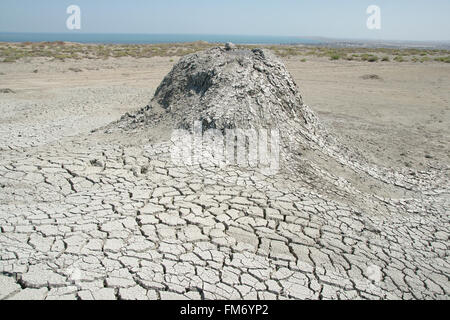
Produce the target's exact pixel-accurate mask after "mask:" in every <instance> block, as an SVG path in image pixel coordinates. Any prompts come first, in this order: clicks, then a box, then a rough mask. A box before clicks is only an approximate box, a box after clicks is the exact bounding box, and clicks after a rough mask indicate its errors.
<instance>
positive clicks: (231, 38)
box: [0, 32, 320, 45]
mask: <svg viewBox="0 0 450 320" xmlns="http://www.w3.org/2000/svg"><path fill="white" fill-rule="evenodd" d="M55 41H65V42H77V43H83V44H161V43H187V42H197V41H204V42H208V43H224V42H233V43H236V44H274V45H280V44H287V45H293V44H311V45H317V44H319V43H320V41H318V40H315V39H309V38H302V37H295V36H259V35H209V34H204V35H195V34H113V33H108V34H100V33H8V32H0V42H55Z"/></svg>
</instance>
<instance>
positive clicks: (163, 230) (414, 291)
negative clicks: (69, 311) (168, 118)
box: [0, 58, 450, 299]
mask: <svg viewBox="0 0 450 320" xmlns="http://www.w3.org/2000/svg"><path fill="white" fill-rule="evenodd" d="M286 64H287V66H288V70H290V71H291V73H292V74H293V76H294V79H295V80H296V82H297V83H298V84H299V86H300V90H302V93H303V95H304V97H303V98H304V100H305V101H306V102H307V103H308V104H310V105H311V106H312V109H313V110H316V109H315V107H314V102H317V110H318V111H319V112H318V114H319V116H320V118H321V119H323V120H324V122H325V123H326V124H328V126H329V128H330V131H331V132H337V134H336V136H337V137H339V138H340V139H341V140H342V141H343V143H345V144H347V145H348V144H353V147H354V148H355V149H358V151H359V152H360V153H363V154H364V155H365V156H366V157H367V158H369V159H370V160H373V161H374V162H377V165H378V166H375V165H374V166H373V167H365V168H364V170H365V173H364V174H361V173H360V174H361V176H360V177H364V179H367V185H365V186H364V187H362V185H361V183H359V185H358V183H357V181H360V180H361V179H358V178H355V177H353V176H352V175H351V174H350V173H348V172H347V171H345V169H339V168H340V164H339V163H336V164H334V167H330V166H331V165H330V164H329V163H328V162H327V161H325V160H324V161H320V157H317V156H316V155H308V156H310V157H311V159H313V158H314V162H312V161H308V159H306V158H305V159H303V160H302V159H300V160H299V161H300V162H299V163H301V164H304V166H303V168H299V169H298V170H297V171H296V172H297V173H293V172H292V170H290V171H289V172H286V171H284V170H280V172H279V173H278V174H276V175H271V176H267V175H263V174H261V173H260V172H259V171H258V170H251V169H246V168H239V167H226V168H224V169H222V170H218V169H217V168H209V167H201V166H194V167H178V166H174V165H173V163H172V162H171V160H170V154H169V151H170V147H171V145H170V143H169V142H164V141H160V140H161V139H158V137H155V136H154V135H148V132H147V131H146V130H132V131H129V132H113V133H107V132H108V131H107V132H105V131H104V130H96V131H95V132H92V133H91V130H95V129H97V128H99V127H102V126H104V125H106V124H108V123H110V122H111V121H113V120H118V119H119V118H120V116H121V115H122V114H123V113H124V112H126V111H130V112H131V111H133V110H136V109H138V108H140V107H142V106H144V105H145V104H146V103H147V102H148V99H149V97H151V96H152V94H153V92H154V90H155V89H156V86H157V85H158V84H159V82H160V81H161V80H162V78H163V76H164V75H165V74H166V73H167V72H168V71H169V70H170V69H171V66H172V62H171V61H169V59H168V58H152V59H141V60H134V59H128V58H124V59H120V60H106V61H90V60H83V61H78V62H48V61H44V60H38V59H35V60H32V61H30V62H28V63H25V62H19V63H15V64H4V65H1V66H0V72H1V73H2V74H1V75H0V88H10V89H12V90H13V91H14V92H13V93H11V92H10V93H2V94H1V95H0V108H1V110H0V111H1V116H0V119H1V120H0V131H1V133H2V134H1V139H0V150H1V154H2V157H1V160H0V226H1V230H0V231H1V233H0V271H1V275H0V298H1V299H174V298H175V299H180V298H187V299H230V298H236V299H256V298H260V299H286V298H288V299H289V298H291V299H336V298H340V299H354V298H375V299H377V298H386V299H395V298H403V299H417V298H427V299H448V297H449V292H450V283H449V271H450V265H449V259H448V244H449V235H450V230H449V221H448V220H449V214H448V213H449V211H450V203H449V185H448V162H449V161H448V160H449V159H448V137H449V136H448V127H449V123H448V122H449V116H448V112H449V110H448V98H449V97H448V92H447V91H446V89H445V88H448V84H449V79H448V67H447V66H440V67H439V68H435V66H431V65H428V66H426V65H423V66H415V65H414V66H413V65H402V66H392V65H390V66H389V69H388V68H387V67H386V66H384V65H383V64H382V63H380V64H378V65H377V66H376V67H375V66H368V64H367V63H357V62H328V61H319V60H318V61H311V62H306V63H304V62H300V61H294V60H289V61H286ZM75 67H76V68H79V69H81V70H82V71H81V72H75V71H72V70H69V68H75ZM391 68H398V69H396V70H394V71H392V69H391ZM442 68H444V69H445V68H447V69H445V70H440V69H442ZM36 69H38V72H33V71H34V70H36ZM74 70H77V69H74ZM321 70H322V71H321ZM374 71H375V72H377V73H378V74H380V76H381V77H382V78H383V80H362V79H361V78H360V76H361V75H364V74H366V73H369V72H374ZM411 75H415V77H416V78H414V79H410V76H411ZM402 76H404V77H405V78H406V79H399V78H401V77H402ZM303 78H304V79H303ZM420 79H422V80H420ZM368 81H369V82H368ZM370 81H378V82H375V83H373V84H371V83H372V82H370ZM382 81H384V83H383V82H382ZM408 81H410V82H408ZM433 81H435V82H436V83H434V84H433V83H432V82H433ZM405 83H411V87H408V86H407V85H406V84H405ZM436 84H439V85H436ZM414 86H417V88H415V87H414ZM419 86H421V88H422V89H420V90H419ZM303 88H305V89H303ZM367 88H369V89H367ZM367 90H369V92H370V90H373V94H372V95H371V94H368V93H367ZM421 90H422V91H421ZM339 92H340V93H341V94H338V93H339ZM389 92H390V93H391V94H386V93H389ZM430 92H431V93H433V98H432V99H429V96H427V95H428V94H430ZM345 93H347V94H345ZM381 93H384V95H381ZM406 93H408V94H412V95H413V96H414V95H415V96H416V99H412V98H409V97H408V96H406ZM358 94H359V96H358ZM317 95H318V96H317ZM421 95H424V97H423V101H421V99H422V98H421ZM314 97H315V98H314ZM402 97H403V99H402ZM314 99H316V100H317V101H314ZM405 99H406V101H405ZM408 99H412V101H414V105H412V104H411V103H410V101H409V100H408ZM326 102H328V103H326ZM421 102H423V103H421ZM416 104H417V105H416ZM419 104H421V105H423V109H420V110H419V107H418V105H419ZM375 106H382V107H375ZM411 107H412V108H416V107H417V109H414V111H415V112H412V111H411V110H409V109H408V108H411ZM367 110H372V111H370V112H368V111H367ZM388 110H392V111H391V112H390V111H388ZM402 110H403V111H402ZM417 112H420V114H419V115H418V114H417ZM407 114H411V116H410V117H409V118H408V116H407ZM434 118H435V119H436V121H435V122H433V121H432V119H434ZM375 123H376V125H375ZM431 123H433V125H432V124H431ZM434 123H437V124H436V126H437V127H436V126H434ZM418 126H421V127H420V128H421V130H422V131H421V132H422V134H419V131H416V130H418V129H417V127H418ZM439 126H442V127H439ZM389 130H391V131H389ZM389 133H391V135H393V137H391V139H389V138H386V137H388V136H389ZM346 136H347V137H352V138H346ZM407 136H409V137H410V138H409V139H407V138H406V137H407ZM367 141H369V142H370V143H367ZM424 141H426V144H424V143H423V142H424ZM144 145H146V146H149V147H146V148H143V146H144ZM350 147H352V146H351V145H350ZM401 148H404V149H405V150H406V151H405V152H407V155H406V156H402V155H399V154H396V153H398V150H400V149H401ZM380 150H381V151H380ZM425 152H426V154H425ZM380 155H383V156H380ZM425 155H428V156H427V157H425ZM404 157H407V160H406V161H409V163H410V166H409V167H405V166H403V165H402V164H403V162H404V161H405V160H404ZM324 159H327V158H324ZM301 161H303V162H301ZM411 166H412V168H411ZM380 167H386V168H392V167H395V168H398V170H396V171H392V170H390V171H388V172H389V173H390V175H387V178H386V177H384V178H383V177H378V176H377V174H379V172H384V171H382V170H381V169H380V170H379V171H376V172H371V173H372V175H367V172H366V171H367V170H370V168H380ZM330 169H334V170H330ZM341 170H344V171H345V172H343V171H341ZM294 172H295V171H294ZM341 172H343V175H341V174H340V173H341ZM342 176H345V177H347V178H348V181H347V180H346V179H343V178H339V177H342ZM374 177H375V178H376V179H375V178H374ZM371 179H372V180H374V181H372V180H371ZM380 181H381V182H380Z"/></svg>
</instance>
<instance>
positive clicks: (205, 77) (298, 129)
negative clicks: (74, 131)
mask: <svg viewBox="0 0 450 320" xmlns="http://www.w3.org/2000/svg"><path fill="white" fill-rule="evenodd" d="M195 121H200V122H201V123H202V128H203V130H207V129H210V128H215V129H219V130H225V129H233V128H239V129H246V128H266V129H273V128H275V129H276V130H278V132H279V135H280V141H281V143H280V146H281V150H280V155H281V159H280V162H281V166H282V167H283V168H288V169H289V170H291V171H298V170H300V171H303V172H304V173H305V174H311V170H312V171H314V172H315V173H314V174H317V168H314V169H311V170H309V171H308V172H305V170H307V168H306V167H311V166H315V164H317V165H319V166H321V167H322V168H323V170H324V171H326V172H335V173H337V174H338V175H340V176H341V177H343V178H345V179H347V180H350V181H352V182H353V184H355V185H357V187H358V188H359V189H364V190H366V189H368V188H369V187H368V186H367V185H369V184H372V185H373V184H374V183H378V182H380V181H381V182H382V183H383V185H379V186H378V187H377V188H375V189H378V190H381V189H386V188H388V186H390V187H391V188H394V189H395V188H402V189H405V190H413V191H414V190H420V191H427V190H428V191H431V193H434V191H433V190H434V189H439V186H442V185H443V184H444V185H447V184H448V179H447V177H440V176H439V174H438V173H436V174H434V173H431V174H430V173H428V172H422V173H420V172H419V173H417V172H414V173H412V172H410V170H409V169H406V168H405V170H404V172H401V173H398V172H395V171H394V170H391V169H390V168H379V167H375V166H374V165H372V164H370V163H368V161H367V160H366V159H365V157H364V156H363V155H361V154H358V153H356V152H354V151H353V150H352V149H351V148H350V149H349V148H348V147H347V146H344V145H342V144H341V143H339V141H338V139H336V137H334V136H332V135H330V134H329V132H328V131H327V130H326V128H325V127H324V126H322V125H321V123H320V121H319V120H318V118H317V117H316V115H315V114H314V112H313V111H312V110H311V109H310V108H309V107H308V106H306V105H305V104H304V103H303V101H302V97H301V95H300V92H299V89H298V87H297V85H296V84H295V82H294V80H293V78H292V77H291V75H290V74H289V72H288V71H287V69H286V67H285V66H284V64H283V63H282V62H281V61H279V60H278V58H276V57H275V56H274V55H273V54H272V53H271V52H270V51H267V50H263V49H254V50H248V49H238V48H233V47H225V48H222V47H217V48H213V49H210V50H207V51H203V52H198V53H194V54H190V55H187V56H185V57H183V58H181V59H180V61H179V62H178V63H177V64H176V65H175V66H174V67H173V69H172V70H171V71H170V72H169V74H168V75H167V76H166V77H165V78H164V80H163V81H162V82H161V84H160V85H159V87H158V88H157V89H156V92H155V95H154V97H153V98H152V99H151V101H150V102H149V104H148V105H147V106H145V107H144V108H142V109H140V110H138V111H137V112H136V113H134V114H129V113H127V114H126V115H124V116H123V117H122V118H121V119H120V120H119V121H118V123H114V124H112V125H111V126H110V128H111V129H110V130H117V129H118V128H119V129H125V130H130V129H141V128H146V129H147V128H148V129H149V130H151V128H155V127H157V128H158V130H159V131H162V132H165V133H166V136H170V132H171V130H172V129H187V130H191V131H192V129H193V124H194V122H195ZM305 157H309V158H308V159H306V158H305ZM305 162H306V164H305ZM342 168H344V169H342ZM336 170H338V171H337V172H336ZM439 170H440V169H439ZM439 170H437V171H439ZM355 173H356V176H355ZM361 175H364V176H365V177H364V178H362V177H361ZM367 177H368V179H370V181H368V182H367V183H366V182H362V181H367ZM377 181H378V182H377ZM370 188H371V189H373V187H370ZM389 192H395V190H393V189H392V190H390V191H389ZM401 194H402V195H404V194H403V191H401Z"/></svg>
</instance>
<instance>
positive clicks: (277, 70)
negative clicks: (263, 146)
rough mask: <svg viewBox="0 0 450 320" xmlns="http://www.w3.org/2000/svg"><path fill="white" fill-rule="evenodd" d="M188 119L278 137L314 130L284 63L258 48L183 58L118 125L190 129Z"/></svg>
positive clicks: (205, 125)
mask: <svg viewBox="0 0 450 320" xmlns="http://www.w3.org/2000/svg"><path fill="white" fill-rule="evenodd" d="M194 121H201V122H202V125H203V129H204V130H205V129H209V128H215V129H222V130H223V129H232V128H242V129H245V128H278V129H280V131H281V135H282V136H284V137H287V136H289V135H292V134H294V133H296V131H298V130H300V131H304V133H305V134H306V135H308V133H309V135H311V136H313V135H315V134H316V133H317V132H318V131H319V130H320V126H319V124H318V121H317V118H316V117H315V115H314V114H313V112H312V111H311V110H310V109H309V108H308V107H307V106H305V105H304V104H303V101H302V97H301V95H300V92H299V90H298V88H297V86H296V84H295V82H294V80H293V79H292V77H291V75H290V74H289V72H288V71H287V70H286V68H285V66H284V64H283V63H282V62H280V61H279V60H278V59H277V58H276V57H275V56H274V55H273V54H272V53H271V52H269V51H266V50H262V49H254V50H243V49H236V48H232V49H231V48H228V49H227V48H213V49H210V50H208V51H205V52H199V53H195V54H192V55H188V56H185V57H184V58H182V59H181V60H180V61H179V62H178V63H177V64H176V65H175V66H174V68H173V69H172V71H170V73H169V74H168V75H167V76H166V77H165V78H164V80H163V81H162V83H161V84H160V86H159V87H158V88H157V90H156V92H155V95H154V97H153V99H152V100H151V101H150V103H149V104H148V105H147V106H146V107H145V108H142V109H141V110H139V111H138V112H137V113H136V114H127V115H125V116H124V117H122V119H121V120H120V127H122V128H127V129H129V128H136V127H139V126H142V125H144V124H147V125H149V124H150V125H152V124H157V123H161V122H162V123H164V124H165V125H167V126H168V127H171V128H182V129H191V128H192V125H193V123H194Z"/></svg>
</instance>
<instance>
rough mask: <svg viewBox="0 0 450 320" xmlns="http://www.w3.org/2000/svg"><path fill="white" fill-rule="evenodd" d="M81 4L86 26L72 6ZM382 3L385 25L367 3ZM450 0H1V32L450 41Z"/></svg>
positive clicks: (379, 4)
mask: <svg viewBox="0 0 450 320" xmlns="http://www.w3.org/2000/svg"><path fill="white" fill-rule="evenodd" d="M71 4H76V5H78V6H79V7H80V8H81V13H82V16H81V23H82V25H81V26H82V29H81V30H80V31H69V30H68V29H66V24H65V22H66V19H67V17H68V14H66V8H67V7H68V6H69V5H71ZM372 4H374V5H378V6H379V7H380V8H381V30H369V29H367V27H366V20H367V18H368V15H367V14H366V8H367V7H368V6H369V5H372ZM449 12H450V0H432V1H430V0H428V1H427V0H369V1H366V0H220V1H219V0H184V1H182V0H153V1H152V0H121V1H119V0H70V1H66V0H38V1H36V0H1V1H0V32H57V33H59V32H86V33H189V34H233V35H239V34H243V35H279V36H280V35H284V36H323V37H333V38H360V39H362V38H364V39H386V40H450V19H449V18H448V15H449Z"/></svg>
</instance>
